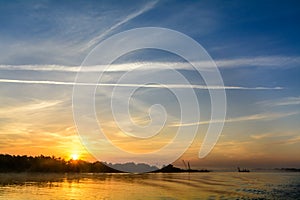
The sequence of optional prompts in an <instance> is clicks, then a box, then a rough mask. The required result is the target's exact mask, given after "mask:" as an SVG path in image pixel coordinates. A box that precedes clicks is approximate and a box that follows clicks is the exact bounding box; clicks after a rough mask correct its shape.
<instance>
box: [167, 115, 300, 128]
mask: <svg viewBox="0 0 300 200" xmlns="http://www.w3.org/2000/svg"><path fill="white" fill-rule="evenodd" d="M296 114H299V112H289V113H261V114H255V115H247V116H241V117H235V118H228V119H226V120H225V121H223V120H215V121H210V120H208V121H200V122H193V123H185V124H182V123H176V124H172V125H171V126H175V127H180V126H197V125H206V124H210V123H223V122H225V123H232V122H242V121H257V120H263V121H271V120H275V119H280V118H284V117H288V116H292V115H296Z"/></svg>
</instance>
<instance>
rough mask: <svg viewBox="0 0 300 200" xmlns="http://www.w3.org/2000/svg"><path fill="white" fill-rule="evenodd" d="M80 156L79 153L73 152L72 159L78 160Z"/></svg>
mask: <svg viewBox="0 0 300 200" xmlns="http://www.w3.org/2000/svg"><path fill="white" fill-rule="evenodd" d="M78 158H79V155H78V154H72V155H71V159H72V160H78Z"/></svg>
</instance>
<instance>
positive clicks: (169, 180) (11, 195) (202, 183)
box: [0, 172, 300, 200]
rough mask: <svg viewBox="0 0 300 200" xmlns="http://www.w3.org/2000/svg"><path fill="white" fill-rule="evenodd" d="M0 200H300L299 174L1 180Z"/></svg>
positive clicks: (5, 177) (23, 176) (12, 177)
mask: <svg viewBox="0 0 300 200" xmlns="http://www.w3.org/2000/svg"><path fill="white" fill-rule="evenodd" d="M0 199H16V200H18V199H26V200H27V199H31V200H35V199H38V200H50V199H118V200H119V199H133V200H135V199H143V200H144V199H145V200H146V199H167V200H171V199H300V173H278V172H277V173H274V172H269V173H262V172H259V173H258V172H257V173H256V172H251V173H236V172H211V173H191V174H188V173H181V174H25V173H20V174H0Z"/></svg>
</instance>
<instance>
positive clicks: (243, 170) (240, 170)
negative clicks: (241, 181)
mask: <svg viewBox="0 0 300 200" xmlns="http://www.w3.org/2000/svg"><path fill="white" fill-rule="evenodd" d="M237 169H238V172H250V170H249V169H246V168H244V169H241V168H240V167H238V168H237Z"/></svg>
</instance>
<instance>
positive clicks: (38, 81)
mask: <svg viewBox="0 0 300 200" xmlns="http://www.w3.org/2000/svg"><path fill="white" fill-rule="evenodd" d="M0 83H17V84H44V85H69V86H74V85H79V86H101V87H144V88H169V89H188V88H190V89H191V88H194V89H200V90H222V89H226V90H281V89H283V88H282V87H240V86H206V85H184V84H168V85H166V84H147V85H142V84H115V83H98V84H95V83H78V82H64V81H46V80H15V79H0Z"/></svg>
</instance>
